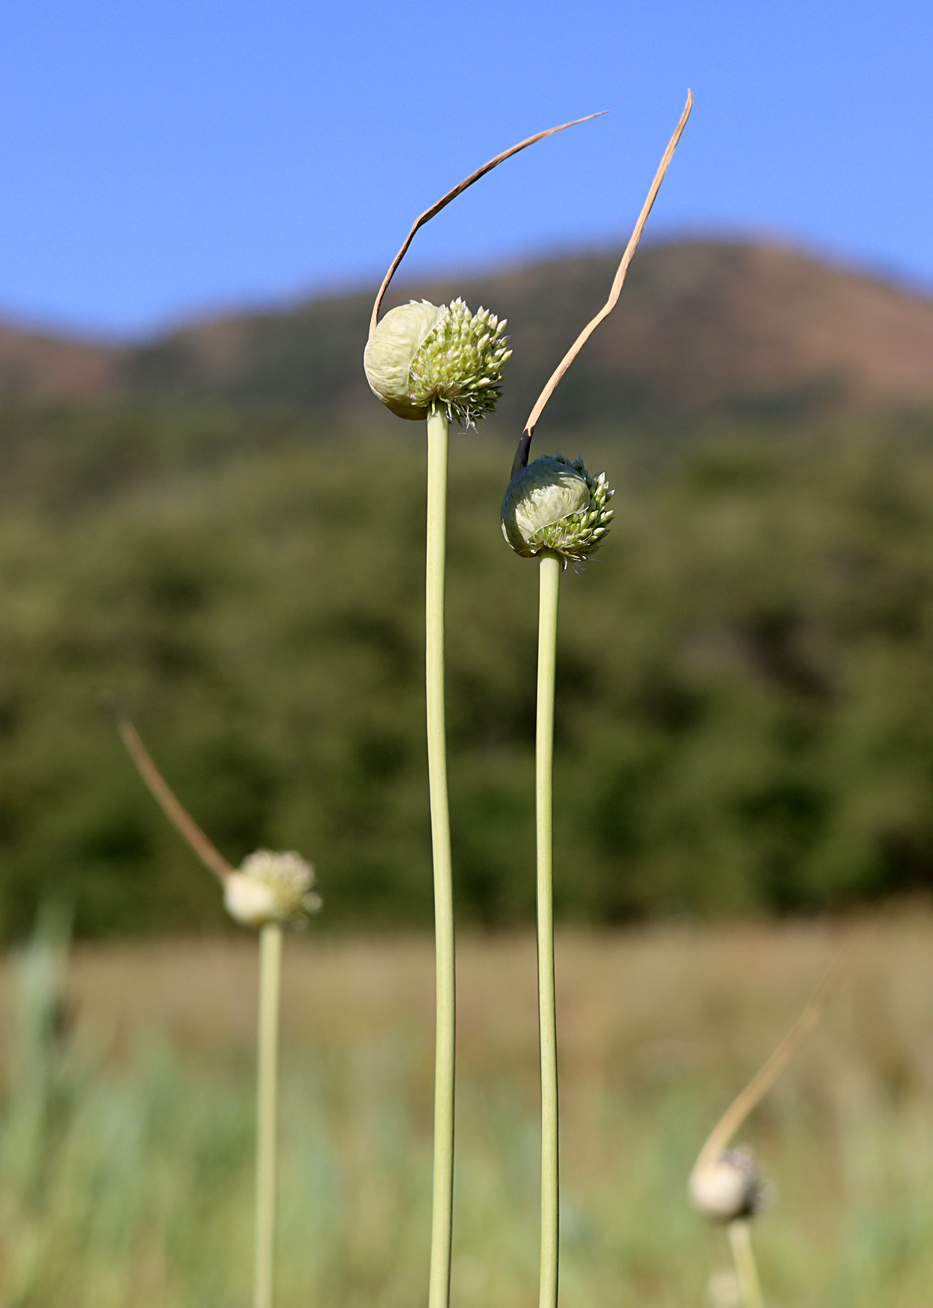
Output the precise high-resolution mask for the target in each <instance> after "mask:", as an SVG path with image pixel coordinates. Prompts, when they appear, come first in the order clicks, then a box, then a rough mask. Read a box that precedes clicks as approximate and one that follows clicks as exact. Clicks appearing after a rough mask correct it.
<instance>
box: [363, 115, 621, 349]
mask: <svg viewBox="0 0 933 1308" xmlns="http://www.w3.org/2000/svg"><path fill="white" fill-rule="evenodd" d="M606 112H608V111H607V110H605V109H603V110H601V111H600V113H598V114H587V116H586V117H585V118H575V119H574V120H573V122H571V123H561V124H560V126H559V127H549V128H548V129H547V131H545V132H537V133H536V134H535V135H534V136H529V137H528V138H527V140H525V141H519V143H518V145H513V146H512V147H511V149H508V150H503V151H502V153H501V154H497V155H496V157H495V159H490V160H489V162H488V163H484V164H483V166H482V168H477V170H476V172H475V173H470V175H469V177H465V178H464V179H463V181H462V182H460V183H459V185H457V186H455V187H454V189H453V190H452V191H448V192H447V194H446V195H445V196H443V197H442V198H441V199H440V200H438V201H437V203H436V204H432V205H431V207H430V209H425V211H424V213H422V214H419V215H418V217H417V218H416V219H415V221H414V222H413V223H412V227H411V231H410V232H409V233H408V235H407V236H406V237H405V241H404V243H403V245H402V248H401V249H400V250H399V252H398V254H397V255H396V256H395V258H394V259H393V260H392V263H391V264H390V265H389V271H388V272H387V273H386V275H385V277H384V278H383V279H382V285H381V286H380V287H379V290H378V291H377V293H376V302H375V304H374V305H373V312H372V317H371V318H370V320H369V334H370V336H372V334H373V332H374V331H375V330H376V323H377V321H378V318H379V309H380V307H381V305H382V300H383V297H384V295H385V293H386V291H387V290H388V289H389V283H390V282H391V280H392V278H393V277H394V276H395V274H396V272H397V270H398V266H399V264H400V263H401V262H402V260H403V259H404V258H405V255H406V254H407V253H408V247H409V246H410V245H411V243H412V241H413V240H414V237H415V233H416V232H417V231H418V229H419V227H423V226H424V225H425V223H427V222H430V221H431V219H432V218H433V217H434V216H435V214H439V213H440V211H441V210H442V209H445V208H446V207H447V205H448V204H450V202H451V200H456V198H457V196H458V195H462V194H463V192H464V191H465V190H467V188H468V187H470V186H472V185H473V183H474V182H478V181H479V179H480V178H481V177H485V175H486V174H487V173H490V172H492V170H493V168H496V167H498V165H499V164H501V163H504V162H505V160H506V159H511V157H512V155H513V154H518V153H519V151H520V150H527V148H528V146H529V145H535V144H536V143H537V142H538V141H543V140H544V138H545V137H546V136H553V135H554V134H555V132H563V131H564V130H565V129H566V128H568V127H576V126H577V125H578V124H579V123H588V122H589V121H590V119H591V118H601V117H602V116H603V114H604V113H606Z"/></svg>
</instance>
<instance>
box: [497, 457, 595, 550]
mask: <svg viewBox="0 0 933 1308" xmlns="http://www.w3.org/2000/svg"><path fill="white" fill-rule="evenodd" d="M613 493H614V492H613V490H612V488H611V486H610V485H609V483H608V481H607V480H606V474H605V473H604V472H601V473H600V474H599V476H598V477H591V476H590V474H589V473H588V472H587V470H586V468H585V467H584V466H583V460H582V459H573V460H570V459H565V458H564V456H563V455H562V454H552V455H548V456H546V457H544V458H541V459H535V461H534V462H533V463H530V464H529V465H528V466H527V468H522V470H521V471H520V472H518V473H516V475H515V476H514V477H513V478H512V480H511V481H510V482H509V485H508V489H507V490H506V492H505V499H504V500H503V502H502V534H503V536H504V537H505V539H506V541H507V543H508V544H509V545H511V547H512V549H513V550H515V552H516V554H521V555H522V556H523V557H524V558H533V557H534V555H536V554H540V553H541V552H542V550H550V551H552V552H553V553H554V554H558V555H560V557H561V559H562V560H563V563H564V567H566V566H567V564H568V563H582V562H583V561H584V560H585V559H586V558H588V557H589V555H591V554H593V553H594V552H595V551H596V550H598V549H599V547H600V545H601V544H602V542H603V540H604V539H605V537H606V535H607V534H608V532H609V524H610V522H611V521H612V509H611V508H610V507H609V501H610V499H611V498H612V496H613Z"/></svg>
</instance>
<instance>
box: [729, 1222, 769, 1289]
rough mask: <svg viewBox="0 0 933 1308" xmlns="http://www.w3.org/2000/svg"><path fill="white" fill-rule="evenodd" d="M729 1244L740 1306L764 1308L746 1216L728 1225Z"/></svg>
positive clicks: (750, 1231) (749, 1224) (749, 1226)
mask: <svg viewBox="0 0 933 1308" xmlns="http://www.w3.org/2000/svg"><path fill="white" fill-rule="evenodd" d="M728 1231H729V1244H730V1245H731V1246H732V1258H733V1261H734V1262H735V1272H736V1276H737V1277H738V1280H739V1293H740V1294H741V1296H742V1308H765V1302H764V1299H762V1297H761V1284H760V1282H759V1280H758V1266H757V1264H756V1262H755V1251H754V1249H753V1248H752V1227H751V1222H749V1221H748V1220H747V1219H746V1218H744V1217H740V1218H737V1219H736V1220H735V1221H734V1222H730V1223H729V1226H728Z"/></svg>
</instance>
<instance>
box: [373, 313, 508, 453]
mask: <svg viewBox="0 0 933 1308" xmlns="http://www.w3.org/2000/svg"><path fill="white" fill-rule="evenodd" d="M505 325H506V324H505V319H503V320H502V322H499V320H498V318H496V317H495V315H494V314H491V313H490V312H489V311H488V310H487V309H483V308H480V309H478V310H477V311H476V313H471V312H470V310H469V309H468V308H467V306H466V305H465V304H464V303H463V301H462V300H454V301H453V302H452V303H451V304H449V305H444V306H441V307H440V308H438V306H437V305H434V304H430V303H429V302H428V301H427V300H421V301H420V302H419V301H417V300H412V301H411V303H410V304H402V305H399V307H398V308H397V309H390V310H389V312H388V313H387V314H386V315H385V317H384V318H382V319H381V321H380V322H379V323H378V324H377V326H376V329H375V331H374V332H373V334H372V336H370V338H369V340H368V342H367V344H366V349H365V350H364V351H363V368H364V370H365V372H366V380H367V381H368V382H369V385H370V389H371V390H372V392H373V393H374V394H375V395H377V396H378V397H379V399H380V400H382V402H383V404H385V405H386V406H387V407H388V408H390V409H391V410H392V412H393V413H395V414H398V416H399V417H400V418H412V419H418V418H426V417H427V415H428V411H429V410H430V408H431V405H432V404H435V403H437V404H439V405H441V407H442V408H443V409H444V410H445V411H446V413H447V416H448V417H449V418H451V419H455V420H456V421H457V422H459V423H460V424H461V426H464V427H471V426H473V425H474V424H475V423H476V422H477V421H478V420H479V419H480V418H482V417H484V416H485V415H486V414H487V413H491V412H492V410H493V409H494V408H495V407H496V401H497V400H498V398H499V395H500V393H501V383H502V369H503V366H504V364H505V362H506V360H507V359H508V358H510V356H511V353H512V351H511V350H510V349H509V348H508V338H507V337H506V336H503V334H502V333H503V332H504V330H505Z"/></svg>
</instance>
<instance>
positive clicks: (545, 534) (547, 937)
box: [502, 92, 693, 1308]
mask: <svg viewBox="0 0 933 1308" xmlns="http://www.w3.org/2000/svg"><path fill="white" fill-rule="evenodd" d="M692 104H693V97H692V95H691V94H690V93H689V92H688V93H687V103H686V105H685V107H684V111H683V113H682V114H681V117H680V121H679V122H678V124H677V127H676V129H675V131H674V134H673V136H672V137H671V139H670V142H669V143H668V147H667V149H666V151H665V152H664V155H663V157H662V159H661V163H660V165H659V167H658V171H657V173H656V174H655V178H654V181H653V182H652V185H651V189H650V190H649V192H648V197H647V199H646V200H645V203H644V205H643V207H642V211H641V214H640V215H639V218H638V222H637V223H636V225H635V229H634V231H633V233H632V236H631V238H630V240H629V243H628V245H627V247H626V250H625V253H624V255H623V256H622V262H621V263H620V265H619V268H618V271H617V272H616V275H615V278H614V280H613V283H612V289H611V291H610V293H609V299H608V300H607V301H606V304H605V305H604V306H603V308H602V309H601V310H600V311H599V313H598V314H596V316H595V317H594V318H593V319H591V321H590V322H589V323H588V324H587V326H586V327H585V328H584V329H583V331H582V332H581V333H580V335H579V336H578V337H577V339H576V340H575V341H574V343H573V345H572V346H571V347H570V349H569V350H568V351H567V353H566V354H565V356H564V358H563V359H562V360H561V362H560V364H559V365H558V366H557V368H556V369H555V371H554V372H553V373H552V375H551V378H550V380H549V381H548V383H547V385H546V386H545V387H544V390H543V391H542V392H541V395H540V396H539V397H538V400H537V402H536V403H535V405H534V408H533V409H532V411H531V414H530V415H529V418H528V422H527V423H526V424H525V430H524V431H523V433H522V436H521V440H520V441H519V444H518V452H517V453H516V456H515V462H514V463H513V465H512V477H511V480H510V482H509V485H508V488H507V489H506V492H505V499H504V500H503V503H502V532H503V535H504V536H505V539H506V541H507V543H508V544H509V545H510V546H511V547H512V549H513V550H515V552H516V553H517V554H520V555H522V557H524V558H537V559H538V560H539V562H540V592H539V605H538V684H537V709H536V721H535V840H536V846H537V858H536V864H537V874H536V879H537V937H538V1029H539V1040H540V1062H541V1270H540V1285H539V1305H540V1308H556V1305H557V1289H558V1267H559V1233H560V1208H559V1122H558V1083H557V1010H556V1002H555V974H554V910H553V890H552V881H553V873H552V866H553V858H552V806H553V804H552V789H553V758H554V683H555V670H556V657H557V609H558V597H559V591H560V576H561V572H562V571H564V569H566V568H567V566H568V564H570V563H573V564H576V565H582V564H583V563H584V562H585V561H586V560H587V559H588V558H589V557H590V555H592V554H593V553H594V552H595V551H596V550H597V549H599V547H600V545H601V544H602V543H603V540H604V539H605V537H606V535H607V533H608V531H609V524H610V522H611V520H612V509H611V508H610V507H609V500H610V498H611V496H612V490H611V489H610V487H609V484H608V482H607V481H606V477H605V474H604V473H600V474H599V475H598V476H597V477H592V476H590V474H589V473H588V472H587V470H586V468H585V467H584V466H583V462H582V460H581V459H573V460H571V459H568V458H565V457H564V456H563V455H562V454H554V455H550V456H548V457H545V458H540V459H535V461H534V462H533V463H531V464H529V463H528V452H529V449H530V446H531V440H532V437H533V435H534V431H535V426H536V425H537V422H538V419H539V418H540V417H541V414H542V413H543V411H544V408H545V405H546V404H547V402H548V400H549V399H550V397H551V395H552V394H553V393H554V389H555V388H556V386H557V384H558V382H559V381H560V379H561V378H562V377H563V375H564V373H565V372H566V371H567V369H568V368H569V367H570V365H571V363H572V362H573V360H574V359H575V358H576V356H577V354H579V352H580V350H581V349H582V347H583V345H584V344H585V343H586V341H587V340H588V339H589V337H590V335H591V334H592V333H593V331H595V329H596V328H597V327H598V326H599V324H600V323H601V322H602V321H603V319H604V318H606V317H608V315H609V314H610V313H611V312H612V310H613V308H614V307H615V305H616V302H617V301H618V298H619V295H620V293H621V290H622V283H623V282H624V280H625V274H626V272H627V271H628V266H629V263H630V262H631V259H632V256H633V255H634V253H635V249H636V247H637V245H638V242H639V240H640V239H641V234H642V232H643V230H644V227H645V223H646V222H647V220H648V215H649V213H650V212H651V208H652V205H653V204H654V201H655V198H656V196H657V194H658V191H659V189H660V187H661V183H662V181H663V180H664V175H665V173H666V172H667V168H668V165H669V164H670V161H671V159H672V158H673V155H674V150H675V149H676V148H677V142H678V141H679V140H680V135H681V133H682V132H683V129H684V127H685V126H686V123H687V119H688V117H689V116H690V109H691V107H692Z"/></svg>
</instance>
